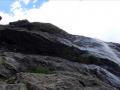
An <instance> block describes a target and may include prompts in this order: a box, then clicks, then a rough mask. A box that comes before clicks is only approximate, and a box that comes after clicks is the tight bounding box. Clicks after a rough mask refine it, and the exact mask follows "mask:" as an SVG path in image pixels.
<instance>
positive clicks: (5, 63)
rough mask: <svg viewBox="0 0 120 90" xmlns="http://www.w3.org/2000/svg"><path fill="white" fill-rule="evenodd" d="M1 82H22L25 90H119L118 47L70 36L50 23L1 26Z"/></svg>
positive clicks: (119, 60) (87, 38) (95, 40)
mask: <svg viewBox="0 0 120 90" xmlns="http://www.w3.org/2000/svg"><path fill="white" fill-rule="evenodd" d="M20 72H26V73H22V75H20V76H21V77H23V78H24V79H22V78H21V77H20V78H19V79H18V77H17V75H19V74H20ZM67 72H69V74H68V73H67ZM17 73H18V74H17ZM31 73H34V74H31ZM37 73H38V74H37ZM75 74H77V75H75ZM80 76H81V77H82V78H81V77H80ZM12 77H13V78H14V77H16V78H17V79H13V80H12V79H11V78H12ZM46 77H48V78H46ZM9 78H10V80H9ZM85 78H87V79H85ZM90 78H91V79H92V81H94V82H95V83H97V85H93V84H92V81H90ZM0 79H1V80H3V82H5V83H6V84H5V85H9V84H13V85H12V86H14V85H15V84H16V85H17V84H19V83H20V82H22V83H23V84H24V85H25V86H26V87H27V89H28V90H67V89H68V90H101V89H103V90H115V88H116V89H120V44H117V43H111V42H104V41H101V40H97V39H93V38H89V37H84V36H76V35H71V34H68V33H67V32H65V31H63V30H62V29H60V28H58V27H56V26H54V25H52V24H49V23H38V22H33V23H30V22H29V21H27V20H21V21H16V22H11V23H10V24H9V25H0ZM58 79H59V80H58ZM79 79H80V82H79ZM26 80H27V84H26V83H25V82H24V81H26ZM81 81H82V82H81ZM33 82H34V83H33ZM37 82H38V83H40V84H38V83H37ZM41 82H42V83H41ZM44 82H45V84H44ZM58 82H59V83H58ZM37 84H38V85H37ZM0 85H3V84H2V83H1V84H0ZM44 85H46V86H44ZM12 86H11V87H12ZM18 86H19V85H18ZM18 86H15V87H14V88H17V87H18ZM84 86H85V87H84ZM5 87H6V86H5ZM3 90H4V89H3ZM7 90H9V89H7Z"/></svg>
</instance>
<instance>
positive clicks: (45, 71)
mask: <svg viewBox="0 0 120 90" xmlns="http://www.w3.org/2000/svg"><path fill="white" fill-rule="evenodd" d="M32 73H43V74H48V73H49V69H48V68H45V67H42V66H38V67H36V68H34V69H33V70H32Z"/></svg>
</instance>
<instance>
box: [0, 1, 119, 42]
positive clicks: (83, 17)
mask: <svg viewBox="0 0 120 90" xmlns="http://www.w3.org/2000/svg"><path fill="white" fill-rule="evenodd" d="M0 15H1V16H2V17H3V19H2V21H0V24H8V23H9V22H11V21H16V20H19V19H28V20H29V21H31V22H33V21H39V22H47V23H48V22H49V23H52V24H54V25H57V26H58V27H60V28H62V29H64V30H65V31H67V32H69V33H71V34H76V35H84V36H88V37H93V38H97V39H101V40H104V41H109V42H111V41H112V42H119V43H120V1H118V0H116V1H112V0H97V1H96V0H49V1H48V0H0Z"/></svg>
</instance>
